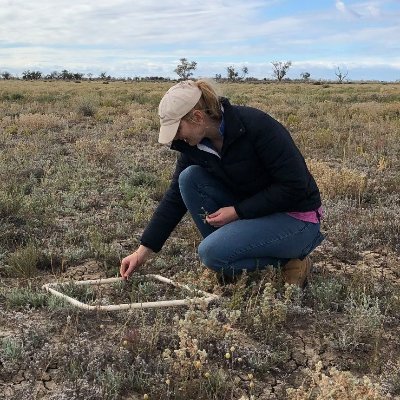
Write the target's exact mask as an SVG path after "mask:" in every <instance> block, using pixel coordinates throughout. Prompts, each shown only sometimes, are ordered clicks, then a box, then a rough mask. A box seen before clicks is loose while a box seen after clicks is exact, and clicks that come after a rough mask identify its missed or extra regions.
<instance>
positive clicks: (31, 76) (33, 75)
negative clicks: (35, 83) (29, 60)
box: [22, 69, 42, 80]
mask: <svg viewBox="0 0 400 400" xmlns="http://www.w3.org/2000/svg"><path fill="white" fill-rule="evenodd" d="M41 77H42V73H41V72H40V71H30V70H29V69H28V70H27V71H24V72H23V73H22V79H24V80H38V79H40V78H41Z"/></svg>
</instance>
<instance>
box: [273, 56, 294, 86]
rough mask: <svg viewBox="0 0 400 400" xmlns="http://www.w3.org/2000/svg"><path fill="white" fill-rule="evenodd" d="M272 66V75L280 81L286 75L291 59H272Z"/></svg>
mask: <svg viewBox="0 0 400 400" xmlns="http://www.w3.org/2000/svg"><path fill="white" fill-rule="evenodd" d="M271 64H272V66H273V71H272V73H273V75H274V77H275V78H276V79H278V81H279V82H280V81H281V80H282V79H283V77H284V76H285V75H286V73H287V71H288V69H289V68H290V67H291V65H292V62H291V61H272V62H271Z"/></svg>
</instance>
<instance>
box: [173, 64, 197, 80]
mask: <svg viewBox="0 0 400 400" xmlns="http://www.w3.org/2000/svg"><path fill="white" fill-rule="evenodd" d="M179 61H180V63H179V64H178V65H177V66H176V68H175V69H174V72H175V73H176V74H177V75H178V76H179V78H180V79H181V80H183V81H185V80H187V79H189V77H191V76H192V75H193V72H192V71H195V70H196V67H197V62H196V61H188V60H187V59H186V58H181V59H180V60H179Z"/></svg>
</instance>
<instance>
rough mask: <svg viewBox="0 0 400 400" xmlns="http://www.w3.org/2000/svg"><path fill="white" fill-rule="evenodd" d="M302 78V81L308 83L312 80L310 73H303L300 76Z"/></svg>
mask: <svg viewBox="0 0 400 400" xmlns="http://www.w3.org/2000/svg"><path fill="white" fill-rule="evenodd" d="M300 76H301V79H303V80H304V81H306V82H307V81H308V80H309V79H310V76H311V74H310V73H309V72H302V73H301V74H300Z"/></svg>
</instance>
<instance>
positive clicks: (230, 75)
mask: <svg viewBox="0 0 400 400" xmlns="http://www.w3.org/2000/svg"><path fill="white" fill-rule="evenodd" d="M271 64H272V76H273V78H274V79H276V80H277V81H279V82H281V81H282V80H283V79H284V77H285V76H286V74H287V72H288V70H289V68H290V67H291V66H292V62H291V61H272V62H271ZM196 68H197V62H196V61H189V60H188V59H187V58H181V59H180V60H179V64H178V65H177V66H176V68H175V69H174V72H175V73H176V74H177V75H178V77H179V79H180V80H186V79H190V77H192V76H193V73H194V71H195V70H196ZM248 74H249V69H248V67H247V66H243V67H241V68H240V69H238V68H237V67H235V66H233V65H230V66H228V67H226V76H223V75H222V74H216V75H215V76H214V78H215V79H216V80H217V81H223V80H225V81H229V82H235V81H236V82H238V81H258V80H259V79H257V78H253V77H251V76H248ZM85 75H86V77H85ZM335 75H336V77H337V80H338V82H339V83H343V82H344V80H345V78H346V77H347V75H348V71H343V70H341V69H340V68H339V67H337V68H336V70H335ZM0 76H1V78H2V79H5V80H9V79H14V78H16V77H14V76H12V74H11V73H10V72H8V71H4V72H2V73H0ZM300 78H301V79H302V80H303V81H305V82H307V81H309V80H310V78H311V74H310V73H309V72H302V73H301V74H300ZM22 79H23V80H40V79H45V80H66V81H72V80H73V81H81V80H83V79H85V80H102V81H111V80H116V79H117V80H119V79H118V78H114V77H112V76H111V75H107V73H106V72H101V73H100V74H99V75H98V76H94V74H92V73H86V74H83V73H79V72H72V71H68V70H66V69H64V70H62V71H53V72H51V73H49V74H43V73H42V72H41V71H31V70H26V71H24V72H23V73H22ZM120 79H122V80H128V81H141V80H152V81H169V80H170V78H164V77H160V76H147V77H137V76H136V77H134V78H120ZM264 80H266V78H264Z"/></svg>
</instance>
